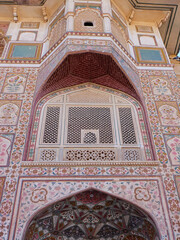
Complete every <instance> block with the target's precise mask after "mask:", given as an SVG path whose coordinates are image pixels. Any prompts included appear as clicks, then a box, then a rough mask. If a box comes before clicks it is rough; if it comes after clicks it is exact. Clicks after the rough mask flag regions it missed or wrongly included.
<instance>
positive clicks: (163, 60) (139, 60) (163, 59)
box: [134, 46, 168, 64]
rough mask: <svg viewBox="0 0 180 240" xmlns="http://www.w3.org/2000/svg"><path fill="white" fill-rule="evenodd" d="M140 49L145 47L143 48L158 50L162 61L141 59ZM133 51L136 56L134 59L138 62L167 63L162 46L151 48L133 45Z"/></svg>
mask: <svg viewBox="0 0 180 240" xmlns="http://www.w3.org/2000/svg"><path fill="white" fill-rule="evenodd" d="M140 49H145V50H159V51H160V54H161V57H162V61H153V60H142V59H141V54H140ZM134 52H135V56H136V59H137V61H138V62H139V63H150V64H155V63H156V64H162V63H165V64H167V63H168V60H167V58H166V55H165V52H164V49H163V48H156V47H154V48H152V47H139V46H135V47H134Z"/></svg>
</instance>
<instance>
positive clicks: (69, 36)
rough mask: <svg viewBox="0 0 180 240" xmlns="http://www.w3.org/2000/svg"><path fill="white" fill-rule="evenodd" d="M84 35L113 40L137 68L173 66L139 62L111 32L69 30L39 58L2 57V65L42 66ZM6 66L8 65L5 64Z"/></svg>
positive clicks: (0, 63)
mask: <svg viewBox="0 0 180 240" xmlns="http://www.w3.org/2000/svg"><path fill="white" fill-rule="evenodd" d="M81 36H82V37H83V38H82V39H81V40H85V38H84V37H88V38H89V37H92V38H94V40H99V37H100V38H101V40H105V41H109V42H110V41H111V44H110V45H111V47H112V48H113V44H115V45H116V46H117V47H118V48H119V49H120V50H121V52H122V54H123V55H124V58H127V59H128V61H130V62H131V64H132V65H133V66H134V67H135V68H136V70H137V68H138V67H165V68H169V67H173V65H172V64H159V63H138V62H137V61H136V60H135V59H134V58H133V57H132V56H131V55H130V54H129V53H128V52H127V50H126V49H125V48H124V47H123V46H122V45H121V44H120V42H119V41H118V40H117V39H116V38H115V37H114V36H113V35H112V34H111V33H83V32H67V33H65V34H64V35H63V36H62V38H61V39H60V40H59V41H58V42H57V43H55V44H54V46H52V47H51V48H50V49H49V51H48V52H47V53H46V54H45V55H44V56H43V57H42V58H41V59H39V60H30V59H29V60H21V59H17V60H8V59H2V60H0V67H3V65H7V64H8V65H9V66H10V65H11V64H12V65H15V64H18V65H19V64H23V65H27V67H29V66H30V65H36V67H41V66H42V64H43V65H44V64H45V62H46V61H47V59H48V58H49V57H50V56H51V58H52V57H53V56H52V54H54V53H55V52H57V51H58V48H59V47H60V46H61V45H62V44H65V45H71V44H70V43H69V39H74V37H78V38H79V37H81ZM96 37H97V38H96ZM45 65H46V64H45ZM5 67H6V66H5Z"/></svg>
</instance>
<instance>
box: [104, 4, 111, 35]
mask: <svg viewBox="0 0 180 240" xmlns="http://www.w3.org/2000/svg"><path fill="white" fill-rule="evenodd" d="M102 13H103V25H104V32H105V33H111V16H112V10H111V0H102Z"/></svg>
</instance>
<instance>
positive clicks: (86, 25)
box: [84, 22, 94, 27]
mask: <svg viewBox="0 0 180 240" xmlns="http://www.w3.org/2000/svg"><path fill="white" fill-rule="evenodd" d="M84 26H85V27H93V26H94V24H93V22H84Z"/></svg>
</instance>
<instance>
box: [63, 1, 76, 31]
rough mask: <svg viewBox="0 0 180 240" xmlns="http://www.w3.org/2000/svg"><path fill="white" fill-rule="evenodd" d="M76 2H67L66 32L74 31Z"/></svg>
mask: <svg viewBox="0 0 180 240" xmlns="http://www.w3.org/2000/svg"><path fill="white" fill-rule="evenodd" d="M74 6H75V4H74V0H66V7H65V17H66V31H67V32H72V31H74Z"/></svg>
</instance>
